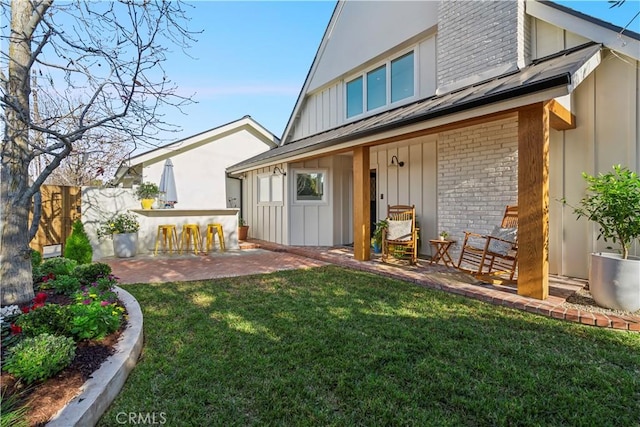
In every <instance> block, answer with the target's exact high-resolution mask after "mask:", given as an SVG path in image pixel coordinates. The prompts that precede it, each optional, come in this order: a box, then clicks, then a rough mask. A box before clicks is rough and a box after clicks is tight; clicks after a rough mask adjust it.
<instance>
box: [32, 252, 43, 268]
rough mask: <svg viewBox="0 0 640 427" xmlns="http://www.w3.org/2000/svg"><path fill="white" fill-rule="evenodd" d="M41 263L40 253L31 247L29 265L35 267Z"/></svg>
mask: <svg viewBox="0 0 640 427" xmlns="http://www.w3.org/2000/svg"><path fill="white" fill-rule="evenodd" d="M40 264H42V254H41V253H40V252H38V251H36V250H35V249H31V267H33V268H35V267H38V266H39V265H40Z"/></svg>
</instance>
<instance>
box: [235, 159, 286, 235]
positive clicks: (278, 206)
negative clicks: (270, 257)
mask: <svg viewBox="0 0 640 427" xmlns="http://www.w3.org/2000/svg"><path fill="white" fill-rule="evenodd" d="M276 166H278V167H279V168H280V169H281V170H286V168H285V165H284V164H278V165H274V166H271V167H268V168H260V169H257V170H253V171H251V172H248V173H247V174H246V177H245V178H244V181H245V183H244V192H243V195H242V197H243V204H242V206H243V214H242V215H244V216H243V218H244V220H245V221H246V222H247V225H248V226H249V233H248V234H249V238H252V239H260V240H266V241H268V242H275V243H279V244H283V245H287V244H289V240H288V231H289V227H288V224H287V210H288V209H287V204H288V198H289V193H288V190H287V185H286V179H283V189H282V190H283V201H282V202H277V203H267V204H262V203H258V177H259V176H260V175H262V174H272V173H273V170H274V169H275V167H276ZM287 173H288V172H287ZM284 178H286V177H284Z"/></svg>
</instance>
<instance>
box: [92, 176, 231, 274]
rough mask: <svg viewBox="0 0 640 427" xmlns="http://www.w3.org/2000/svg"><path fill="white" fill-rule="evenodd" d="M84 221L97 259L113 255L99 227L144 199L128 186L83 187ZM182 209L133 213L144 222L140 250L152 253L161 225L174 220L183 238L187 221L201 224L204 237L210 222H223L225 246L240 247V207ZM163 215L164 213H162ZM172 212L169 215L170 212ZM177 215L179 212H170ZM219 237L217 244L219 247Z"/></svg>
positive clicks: (229, 247) (137, 205)
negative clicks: (212, 211) (204, 211)
mask: <svg viewBox="0 0 640 427" xmlns="http://www.w3.org/2000/svg"><path fill="white" fill-rule="evenodd" d="M81 209H82V222H83V224H84V227H85V231H86V232H87V235H88V236H89V240H90V241H91V247H92V248H93V260H94V261H95V260H100V259H101V258H105V257H112V256H113V242H112V241H111V239H109V238H108V237H107V238H103V239H98V237H97V229H98V228H99V227H100V225H101V224H102V223H103V222H105V221H107V220H109V219H111V218H113V217H114V216H116V215H117V214H119V213H126V212H131V211H132V210H139V209H140V201H139V200H137V199H136V198H135V195H134V190H133V189H128V188H99V187H83V188H82V207H81ZM180 211H181V210H178V209H161V210H157V211H151V212H147V213H143V214H139V213H135V212H133V214H134V215H135V216H136V217H137V219H138V222H139V223H140V230H139V231H138V254H141V255H149V254H152V253H153V250H154V248H155V242H156V236H157V230H158V225H160V224H174V225H176V230H177V233H178V239H180V238H181V231H182V226H183V225H184V224H198V225H199V226H200V232H201V233H202V236H203V238H204V237H205V232H206V227H207V224H209V223H220V224H222V226H223V232H224V238H225V246H226V248H227V249H238V236H237V228H238V222H237V221H238V211H237V210H234V209H224V210H221V211H224V212H217V213H216V214H198V213H197V212H186V213H184V214H182V213H180ZM159 215H160V216H159ZM167 215H169V216H167ZM170 215H175V216H170ZM217 247H218V246H217V240H216V248H217Z"/></svg>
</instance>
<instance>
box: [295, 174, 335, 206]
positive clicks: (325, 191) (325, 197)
mask: <svg viewBox="0 0 640 427" xmlns="http://www.w3.org/2000/svg"><path fill="white" fill-rule="evenodd" d="M313 173H318V174H323V176H324V179H323V182H322V199H320V200H298V188H297V186H298V175H299V174H313ZM292 175H293V179H292V180H291V186H292V187H293V188H292V191H291V195H292V198H293V200H292V203H293V204H294V205H306V206H309V205H311V206H320V205H328V204H329V188H330V187H329V169H326V168H297V169H294V170H293V171H292Z"/></svg>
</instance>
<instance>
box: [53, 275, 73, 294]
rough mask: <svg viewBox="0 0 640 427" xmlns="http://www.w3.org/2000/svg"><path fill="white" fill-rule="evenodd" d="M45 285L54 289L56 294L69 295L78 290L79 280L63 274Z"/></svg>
mask: <svg viewBox="0 0 640 427" xmlns="http://www.w3.org/2000/svg"><path fill="white" fill-rule="evenodd" d="M47 285H48V286H49V287H50V288H52V289H54V290H55V291H56V293H57V294H64V295H71V294H73V293H75V292H78V291H79V290H80V279H78V278H77V277H74V276H68V275H66V274H63V275H60V276H56V277H55V278H54V279H51V280H48V281H47Z"/></svg>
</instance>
